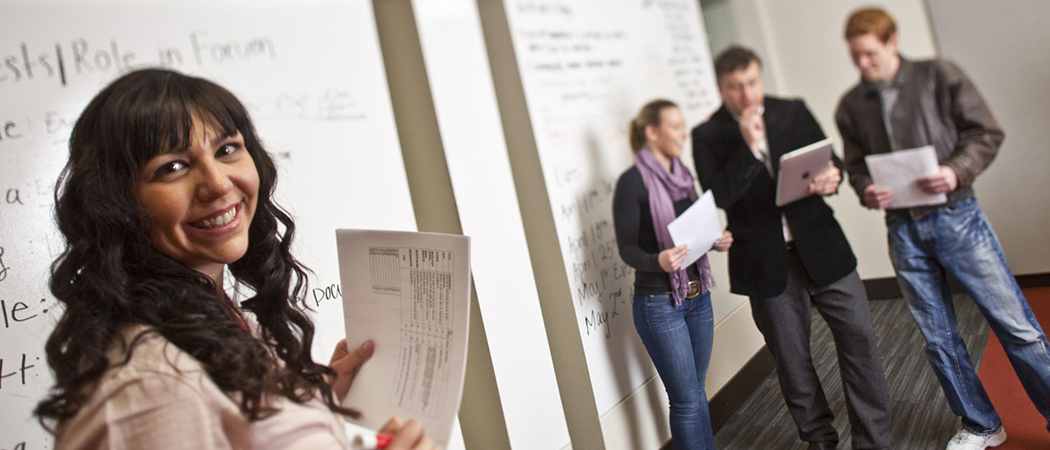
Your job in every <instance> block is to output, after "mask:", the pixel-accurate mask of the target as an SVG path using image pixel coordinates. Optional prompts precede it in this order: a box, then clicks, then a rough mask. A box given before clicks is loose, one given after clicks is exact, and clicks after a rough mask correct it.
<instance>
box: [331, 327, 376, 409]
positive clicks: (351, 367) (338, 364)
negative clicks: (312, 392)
mask: <svg viewBox="0 0 1050 450" xmlns="http://www.w3.org/2000/svg"><path fill="white" fill-rule="evenodd" d="M374 351H375V343H374V342H372V340H371V339H369V340H367V341H365V342H364V343H363V344H361V345H360V346H358V347H357V348H356V349H354V351H353V352H351V351H350V348H349V347H347V346H346V339H340V340H339V343H338V344H335V352H333V353H332V362H330V363H328V367H330V368H331V369H332V370H334V371H335V380H332V392H333V393H334V394H335V398H336V399H337V400H339V402H342V401H343V398H345V397H346V393H347V392H350V385H351V384H352V383H353V382H354V377H356V376H357V371H358V370H361V364H364V363H365V361H368V359H369V358H371V357H372V353H374Z"/></svg>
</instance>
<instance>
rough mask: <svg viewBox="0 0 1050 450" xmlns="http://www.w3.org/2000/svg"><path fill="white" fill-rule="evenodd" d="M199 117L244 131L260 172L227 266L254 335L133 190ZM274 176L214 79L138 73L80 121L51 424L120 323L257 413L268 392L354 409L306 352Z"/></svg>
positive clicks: (298, 288) (44, 417)
mask: <svg viewBox="0 0 1050 450" xmlns="http://www.w3.org/2000/svg"><path fill="white" fill-rule="evenodd" d="M195 116H196V117H198V118H199V119H200V120H201V122H203V123H206V124H211V126H212V127H214V128H215V129H216V131H219V130H220V129H221V130H222V131H225V134H226V135H231V136H232V135H236V134H237V132H238V131H239V132H240V133H241V135H242V136H243V137H244V143H245V147H246V148H247V151H248V152H249V154H250V155H251V157H252V159H253V160H254V161H255V167H256V170H257V171H258V173H259V193H258V207H257V208H256V212H255V217H254V218H253V220H252V221H251V227H250V229H249V231H248V233H249V234H248V236H249V237H248V240H249V245H248V249H247V251H246V253H245V254H244V256H243V257H242V258H241V259H240V260H238V261H237V262H234V263H232V264H230V265H229V272H230V273H231V274H232V275H233V277H234V278H235V279H236V280H237V282H238V283H240V284H243V285H246V286H248V287H249V288H251V291H253V292H254V296H253V297H251V298H250V299H249V300H247V301H245V302H244V303H243V304H242V305H243V306H244V307H245V309H247V310H249V311H251V312H252V313H253V314H254V315H255V317H256V320H257V321H258V324H259V333H260V334H261V336H258V337H256V336H252V334H251V333H249V332H248V331H247V330H246V329H245V328H244V327H243V326H242V324H241V322H240V321H239V320H238V319H239V316H237V315H236V314H237V313H236V312H235V311H234V310H233V308H232V303H231V302H230V301H229V300H227V299H226V298H225V296H224V295H223V294H222V293H221V292H222V291H221V286H216V285H215V283H214V282H213V281H212V280H211V279H210V278H209V277H207V276H205V275H203V274H201V273H200V272H197V271H195V270H194V269H191V268H189V267H187V266H186V265H184V264H182V263H180V262H178V261H176V260H174V259H172V258H170V257H168V256H166V255H164V254H163V253H161V252H160V251H158V250H157V249H156V248H154V247H153V245H151V244H150V241H149V238H148V236H149V227H150V223H151V220H150V215H149V213H148V212H147V211H146V210H145V209H144V208H142V207H141V206H140V205H139V203H138V200H137V197H136V194H135V192H136V188H135V186H136V181H137V178H138V174H139V173H140V169H141V168H142V166H143V164H145V163H146V162H147V161H148V160H150V159H151V158H153V157H154V156H156V155H158V154H160V153H161V152H162V151H165V150H166V149H181V148H187V147H188V146H189V144H190V141H191V133H192V132H193V131H194V130H193V119H194V117H195ZM276 182H277V169H276V168H275V167H274V163H273V160H272V159H270V156H269V155H268V154H267V153H266V151H265V150H264V149H263V147H262V145H261V144H260V142H259V138H258V137H257V136H256V133H255V129H254V127H253V126H252V123H251V120H250V119H249V117H248V112H247V111H246V110H245V108H244V106H243V105H242V104H241V103H240V102H239V101H238V100H237V99H236V98H235V97H234V96H233V94H231V93H230V92H229V91H227V90H226V89H224V88H222V87H220V86H218V85H216V84H215V83H212V82H210V81H208V80H205V79H201V78H195V77H190V76H186V75H183V74H180V73H176V72H172V71H167V70H159V69H148V70H139V71H135V72H131V73H128V74H127V75H124V76H122V77H120V78H119V79H117V80H116V81H114V82H113V83H112V84H110V85H109V86H108V87H106V88H105V89H103V90H102V92H100V93H99V94H98V95H97V96H95V98H94V99H92V100H91V103H89V104H88V106H87V108H86V109H84V112H83V114H81V116H80V118H79V119H77V122H76V125H75V126H74V128H73V133H72V135H71V136H70V138H69V162H68V163H67V164H66V166H65V168H64V169H63V170H62V174H61V175H60V176H59V179H58V183H57V185H56V188H55V216H56V218H57V221H58V229H59V230H60V231H61V232H62V234H63V235H64V236H65V239H66V247H65V250H64V251H63V252H62V254H61V255H60V256H59V257H58V258H57V259H56V260H55V261H54V263H53V264H52V265H51V286H50V287H51V292H52V293H53V294H54V295H55V297H56V298H58V300H59V301H61V302H62V303H63V304H64V305H65V312H64V314H63V315H62V318H61V319H60V320H59V322H58V326H57V327H56V328H55V330H54V332H52V333H51V336H50V338H48V340H47V346H46V349H47V361H48V364H50V365H51V368H52V369H53V370H54V372H55V378H56V383H55V387H54V389H53V390H52V392H51V393H50V395H49V396H48V397H47V398H46V399H44V400H43V401H41V402H40V404H39V405H37V408H36V411H35V413H36V415H37V416H38V417H40V420H41V422H42V423H44V424H45V426H48V427H49V428H50V426H49V423H50V422H54V421H60V420H62V419H66V418H69V417H72V416H73V415H75V414H76V413H77V411H79V410H80V408H81V407H82V406H83V405H84V403H85V402H86V401H87V399H88V397H89V395H90V393H91V392H92V391H93V385H94V384H95V383H96V382H97V381H98V379H99V377H100V376H101V375H102V374H103V373H104V372H105V371H106V369H107V368H109V367H110V362H109V360H107V357H106V350H107V347H108V346H110V345H111V344H112V343H114V342H116V340H117V339H119V338H120V337H121V334H120V333H121V331H122V329H125V327H127V326H129V325H140V324H141V325H145V326H147V327H148V328H149V329H150V330H151V331H150V332H155V333H158V334H160V335H161V336H163V337H164V338H165V339H166V340H167V341H169V342H171V343H172V344H174V345H175V346H177V347H178V348H179V349H181V350H182V351H184V352H186V353H188V354H190V355H191V356H193V357H194V358H196V359H197V360H198V361H200V363H201V365H202V366H203V367H204V369H205V370H206V371H207V372H208V375H210V377H211V380H212V381H214V382H215V384H216V385H218V386H219V388H221V389H222V390H223V391H225V392H227V393H238V394H240V409H241V411H242V412H243V413H244V414H245V415H246V416H247V417H248V418H249V419H250V420H259V419H261V418H264V417H267V416H269V415H271V414H272V413H273V412H275V411H274V410H273V409H272V408H270V407H269V406H268V402H267V401H266V398H267V396H269V395H271V394H275V395H283V396H285V397H287V398H289V399H291V400H292V401H295V402H298V403H302V402H305V401H307V400H309V399H311V398H314V396H315V395H319V396H320V398H321V399H322V400H323V401H324V403H325V404H327V406H328V408H330V409H331V410H333V411H336V412H339V413H342V414H346V415H351V416H355V415H356V413H355V412H354V411H352V410H348V409H344V408H342V407H340V406H339V405H338V404H337V402H336V400H335V399H334V398H333V397H334V396H333V394H332V389H331V387H330V386H329V385H328V383H326V380H325V377H326V376H331V375H333V371H332V370H331V369H329V368H328V367H326V366H324V365H320V364H317V363H315V362H314V361H313V358H312V357H311V355H310V348H311V345H312V344H313V339H314V326H313V324H312V323H311V321H310V319H309V318H308V317H307V316H306V315H305V314H304V313H303V312H302V311H300V310H299V309H298V307H297V306H296V303H298V302H300V301H301V300H302V296H303V295H305V292H306V270H307V269H306V268H304V267H303V266H302V265H301V264H300V263H299V262H298V261H297V260H296V259H295V258H294V257H293V256H292V254H291V252H290V248H291V245H292V237H293V236H294V234H295V224H294V223H293V222H292V219H291V217H289V215H288V213H286V212H285V211H284V210H283V209H282V208H281V207H279V206H278V205H277V204H276V203H274V200H273V192H274V188H275V185H276ZM140 337H141V335H140V336H139V337H136V339H134V340H133V341H132V343H131V346H130V348H129V350H128V358H129V359H130V355H131V351H133V350H134V347H135V344H136V343H137V342H139V338H140ZM275 358H280V362H278V361H276V360H275ZM126 361H127V359H125V362H126Z"/></svg>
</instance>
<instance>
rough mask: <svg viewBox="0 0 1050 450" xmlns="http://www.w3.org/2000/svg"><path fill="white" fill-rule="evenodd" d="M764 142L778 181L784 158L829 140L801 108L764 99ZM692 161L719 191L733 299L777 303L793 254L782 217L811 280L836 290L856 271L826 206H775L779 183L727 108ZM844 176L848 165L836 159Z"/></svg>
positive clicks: (696, 132)
mask: <svg viewBox="0 0 1050 450" xmlns="http://www.w3.org/2000/svg"><path fill="white" fill-rule="evenodd" d="M763 117H764V119H765V124H766V139H767V140H768V141H769V153H770V158H771V159H772V162H773V172H774V173H775V174H779V170H780V156H781V155H783V154H785V153H788V152H790V151H792V150H795V149H797V148H799V147H803V146H805V145H809V144H812V143H814V142H817V141H819V140H821V139H824V132H823V131H821V129H820V125H819V124H817V121H816V119H814V118H813V114H811V113H810V112H809V109H808V108H806V105H805V103H803V102H802V101H801V100H784V99H778V98H773V97H766V99H765V113H764V115H763ZM692 136H693V158H694V161H695V162H696V171H697V174H698V175H699V179H700V185H701V186H703V188H704V190H705V191H706V190H708V189H711V190H713V191H714V193H715V194H714V195H715V203H716V204H718V206H719V207H720V208H722V209H724V210H725V211H726V215H727V216H728V218H729V231H731V232H732V233H733V239H734V241H733V246H732V248H730V249H729V282H730V290H731V291H732V292H733V293H736V294H741V295H747V296H751V297H774V296H777V295H780V294H781V293H783V292H784V288H785V287H786V285H787V271H788V257H789V255H788V251H787V249H786V244H785V242H784V233H783V225H782V224H781V219H780V215H781V212H783V214H784V217H786V218H787V222H788V227H789V228H790V229H791V235H792V236H793V239H794V245H795V248H796V250H797V251H798V255H799V257H800V258H801V260H802V264H803V266H804V267H805V268H806V271H807V272H808V273H809V276H810V278H811V279H812V280H813V281H814V282H815V283H816V284H817V285H818V286H824V285H828V284H831V283H833V282H835V281H837V280H839V279H841V278H842V277H844V276H846V275H848V274H849V273H850V272H852V271H853V270H854V269H856V267H857V259H856V257H854V256H853V250H852V249H851V248H850V246H849V242H848V241H847V240H846V236H845V234H843V233H842V228H841V227H839V223H838V221H836V220H835V216H834V214H833V212H832V210H831V208H830V207H829V206H828V205H827V204H826V203H824V198H823V197H821V196H819V195H811V196H809V197H806V198H804V199H802V200H799V201H796V202H794V203H791V204H789V205H785V206H784V207H783V208H778V207H777V206H776V182H777V180H776V179H775V176H773V177H771V176H770V175H769V172H768V171H767V170H766V168H765V166H764V165H763V164H762V162H761V161H759V160H758V159H757V158H755V156H754V155H753V154H752V153H751V150H750V149H749V148H748V146H747V144H746V143H745V142H744V137H743V135H741V133H740V125H739V123H738V122H737V120H736V119H734V118H733V116H732V115H731V114H730V113H729V110H727V109H726V107H725V105H723V106H722V107H721V108H720V109H719V110H718V111H716V112H715V113H714V115H712V116H711V119H710V120H708V121H707V122H705V123H702V124H700V125H699V126H697V127H696V128H694V129H693V133H692ZM833 157H834V161H835V164H836V165H837V166H838V167H839V170H842V161H840V160H839V158H838V157H837V156H833Z"/></svg>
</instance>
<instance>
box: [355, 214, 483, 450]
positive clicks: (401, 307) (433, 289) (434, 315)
mask: <svg viewBox="0 0 1050 450" xmlns="http://www.w3.org/2000/svg"><path fill="white" fill-rule="evenodd" d="M336 242H337V245H338V248H339V275H340V280H341V282H342V285H341V289H342V293H343V314H344V317H345V320H346V340H347V343H348V344H349V345H350V348H351V351H353V349H354V348H355V346H356V345H359V344H360V343H362V342H364V341H365V340H367V339H372V340H373V341H375V353H374V354H373V356H372V358H371V359H370V360H369V361H368V362H366V363H365V364H364V365H363V366H362V367H361V371H360V372H359V373H358V374H357V377H356V378H355V379H354V383H353V385H352V386H351V387H350V392H349V393H348V394H347V396H346V400H345V401H344V405H346V406H347V407H350V408H354V409H356V410H358V411H360V412H361V413H362V417H361V419H359V420H356V421H355V422H356V423H358V424H359V425H361V426H364V427H368V428H371V429H379V428H380V427H381V426H382V425H383V424H384V423H385V422H386V421H387V419H389V418H390V417H391V416H398V417H400V418H402V419H404V420H408V419H418V420H420V421H422V422H423V425H424V426H425V427H426V430H427V433H428V434H429V435H430V437H431V438H432V439H434V441H435V442H437V444H438V445H440V446H442V447H446V446H447V445H448V441H449V435H450V433H451V430H452V426H453V422H454V420H455V419H456V415H457V414H458V412H459V404H460V399H461V397H462V393H463V377H464V371H465V369H466V361H467V358H466V357H467V330H468V316H469V312H470V238H469V237H466V236H456V235H447V234H437V233H412V232H398V231H375V230H337V231H336Z"/></svg>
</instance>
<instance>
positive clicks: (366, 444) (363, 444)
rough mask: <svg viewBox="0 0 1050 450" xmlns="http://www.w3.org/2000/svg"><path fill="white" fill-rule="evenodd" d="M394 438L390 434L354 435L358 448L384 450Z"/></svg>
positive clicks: (355, 445) (356, 447) (359, 449)
mask: <svg viewBox="0 0 1050 450" xmlns="http://www.w3.org/2000/svg"><path fill="white" fill-rule="evenodd" d="M391 439H393V437H391V436H390V435H389V434H359V435H357V436H354V442H353V444H354V448H355V449H356V450H383V449H384V448H386V446H387V445H390V440H391Z"/></svg>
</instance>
